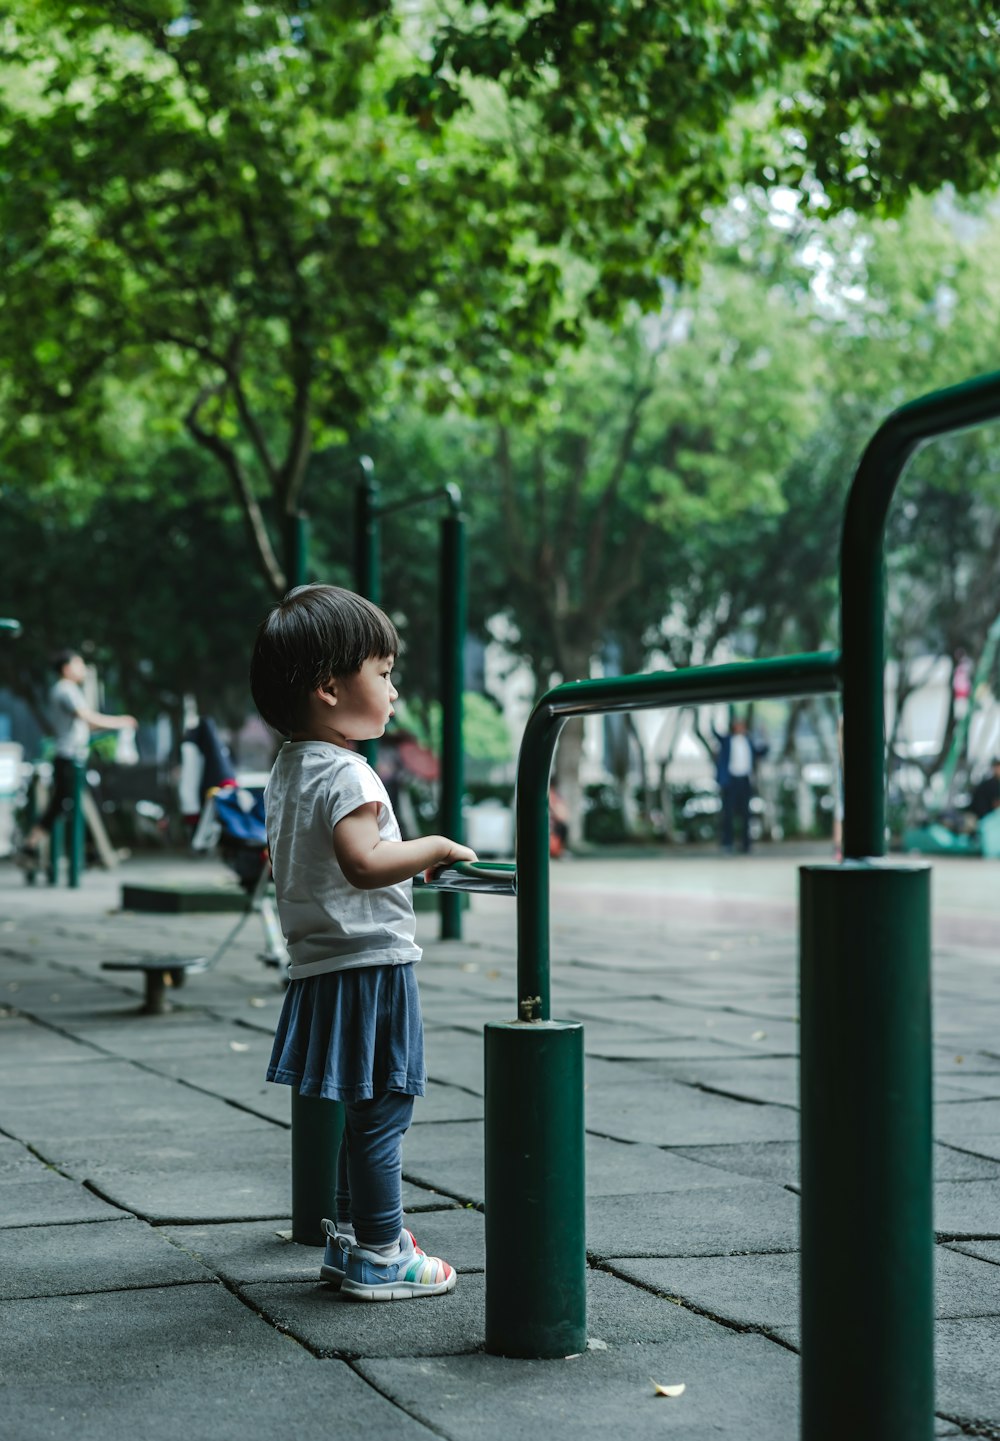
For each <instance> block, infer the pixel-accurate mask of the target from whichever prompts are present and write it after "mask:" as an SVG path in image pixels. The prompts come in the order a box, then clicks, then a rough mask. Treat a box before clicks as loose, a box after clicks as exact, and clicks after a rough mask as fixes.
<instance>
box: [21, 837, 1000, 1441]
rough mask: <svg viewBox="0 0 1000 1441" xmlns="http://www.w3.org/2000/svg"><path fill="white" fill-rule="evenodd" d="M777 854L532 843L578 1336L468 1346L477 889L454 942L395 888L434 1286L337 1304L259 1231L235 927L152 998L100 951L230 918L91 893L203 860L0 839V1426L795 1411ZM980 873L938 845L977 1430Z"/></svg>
mask: <svg viewBox="0 0 1000 1441" xmlns="http://www.w3.org/2000/svg"><path fill="white" fill-rule="evenodd" d="M796 864H797V860H796V857H795V856H794V854H791V853H789V852H785V853H782V854H776V853H772V852H769V853H767V854H761V855H760V856H754V857H751V858H749V859H747V860H742V859H738V860H732V859H728V860H723V859H721V858H716V857H709V856H705V855H698V854H687V855H681V856H677V857H671V858H669V859H666V858H657V859H655V860H653V859H632V860H627V861H626V860H620V861H592V860H570V861H567V862H565V863H560V864H559V865H558V866H557V867H555V868H554V873H553V882H554V893H553V938H554V969H553V997H554V1009H555V1012H556V1014H558V1015H560V1016H562V1017H565V1018H568V1019H579V1020H582V1021H583V1022H584V1026H585V1038H586V1050H587V1093H586V1114H587V1128H588V1137H587V1193H588V1214H587V1243H588V1253H589V1262H590V1269H589V1312H588V1330H589V1334H590V1337H591V1340H590V1344H589V1346H588V1349H587V1351H586V1352H585V1353H584V1354H583V1355H580V1356H576V1357H571V1358H567V1359H566V1360H559V1361H548V1362H525V1361H509V1360H503V1359H499V1358H495V1357H490V1356H487V1355H485V1354H484V1352H483V1339H484V1336H483V1333H484V1316H483V1298H484V1287H485V1277H484V1266H485V1256H484V1235H483V1214H482V1204H483V1138H482V1068H483V1043H482V1026H483V1023H484V1022H485V1021H488V1020H506V1019H509V1018H510V1016H511V1014H512V1012H513V1000H514V989H515V987H514V972H515V963H514V951H513V937H514V913H513V906H512V904H511V903H510V902H507V901H504V900H502V899H493V898H478V897H477V898H476V899H475V901H474V904H473V907H472V909H471V912H469V913H468V914H467V916H466V921H465V930H466V938H465V940H464V941H463V942H461V943H457V942H450V943H441V942H438V941H436V940H435V934H436V921H435V918H434V917H433V916H432V915H422V916H421V918H420V926H421V933H422V934H421V939H422V941H423V943H424V945H425V947H426V951H425V958H424V962H423V963H422V966H421V990H422V994H423V1001H424V1010H425V1021H426V1027H427V1052H428V1068H429V1072H430V1077H431V1084H430V1086H429V1091H428V1096H427V1098H426V1100H425V1101H423V1102H421V1103H418V1108H417V1119H416V1121H415V1124H414V1126H413V1127H412V1129H411V1131H410V1134H409V1136H408V1137H407V1143H406V1148H405V1156H404V1170H405V1177H406V1186H405V1204H406V1207H407V1211H408V1215H409V1218H410V1222H409V1223H410V1225H411V1226H412V1228H413V1229H414V1231H415V1232H416V1234H417V1236H418V1239H419V1240H420V1242H421V1244H422V1245H423V1246H424V1247H425V1249H427V1250H430V1251H432V1252H434V1253H436V1254H439V1255H443V1256H445V1257H447V1258H448V1259H449V1260H451V1261H452V1263H453V1264H454V1265H455V1266H456V1268H457V1270H458V1272H459V1284H458V1287H457V1289H456V1291H455V1292H454V1293H453V1294H452V1295H451V1296H449V1297H444V1298H435V1299H433V1300H427V1301H423V1302H420V1303H417V1304H415V1305H408V1306H384V1307H381V1306H364V1305H359V1304H357V1303H352V1302H350V1301H345V1300H342V1299H340V1298H339V1297H338V1296H337V1295H336V1294H335V1293H333V1292H331V1291H330V1289H329V1288H328V1287H326V1286H325V1285H323V1284H321V1283H320V1282H319V1280H318V1269H317V1268H318V1258H319V1253H318V1251H317V1250H315V1249H313V1248H310V1247H305V1246H299V1245H295V1244H292V1243H291V1242H290V1241H289V1240H288V1239H287V1238H286V1235H285V1233H286V1232H287V1231H288V1228H289V1226H290V1218H289V1214H288V1211H289V1204H290V1199H289V1130H288V1127H289V1100H288V1094H287V1092H286V1091H285V1089H284V1088H281V1087H271V1086H267V1085H266V1084H265V1083H264V1081H263V1073H264V1067H265V1064H266V1060H267V1056H268V1054H269V1050H270V1037H271V1034H272V1032H273V1028H274V1024H275V1020H276V1018H277V1014H278V1010H279V1007H280V1004H281V989H280V986H279V984H278V982H277V980H276V978H275V973H274V972H273V971H268V970H267V969H265V968H264V967H263V966H262V965H261V964H260V962H259V960H258V959H257V950H258V948H259V945H260V936H259V935H258V934H257V933H256V932H255V931H254V929H253V923H252V924H251V925H250V926H248V928H247V930H246V932H245V933H244V935H243V937H242V938H241V940H240V943H239V944H238V945H237V946H236V947H234V949H233V950H232V952H231V953H230V954H229V955H228V956H227V957H226V958H225V960H224V961H223V962H222V964H221V965H220V966H219V967H218V968H217V969H216V970H214V971H212V972H210V973H207V974H203V975H195V976H192V977H190V978H189V979H188V981H187V982H186V984H185V985H184V986H183V988H181V989H179V990H177V991H176V992H174V993H173V997H172V1000H173V1009H172V1011H171V1012H170V1013H169V1014H167V1015H163V1016H143V1015H140V1014H138V1009H137V1008H138V1003H139V997H140V994H141V990H142V979H141V977H140V976H139V975H137V974H131V973H127V972H107V971H102V970H101V969H100V963H101V961H102V960H110V959H126V958H129V957H132V956H141V955H156V954H159V953H169V954H182V955H183V954H190V955H191V956H195V955H199V954H203V953H204V952H205V951H206V950H207V949H209V948H210V947H211V945H212V944H213V943H214V942H215V941H216V940H217V939H218V938H219V937H220V936H221V935H222V934H223V933H224V931H225V929H226V928H227V926H228V925H229V924H230V923H231V918H230V917H228V916H225V915H219V914H214V915H213V914H209V915H197V914H194V915H191V914H186V915H171V916H156V915H139V914H129V913H125V912H122V911H121V910H120V909H119V905H118V901H119V897H120V893H121V886H122V884H123V883H124V882H125V881H143V880H164V879H165V880H170V879H171V878H172V877H176V878H186V879H188V880H190V879H192V878H195V879H200V878H204V879H206V880H207V879H212V880H216V879H218V880H220V881H221V882H222V883H226V879H227V875H226V873H225V872H224V871H223V870H222V869H221V868H220V867H218V866H216V865H215V863H214V862H194V861H190V860H187V859H184V858H180V859H173V860H165V859H159V860H157V861H148V860H147V861H134V862H130V863H128V865H126V866H124V867H122V868H121V870H119V872H117V873H116V874H114V875H107V874H105V873H101V872H93V873H88V875H87V876H86V877H85V880H84V884H83V886H82V888H81V889H80V890H79V891H76V892H72V891H69V890H67V889H58V890H51V889H49V888H48V887H45V886H41V885H39V886H38V887H27V886H25V885H24V884H23V883H22V880H21V877H20V874H19V873H18V872H17V871H16V869H15V868H14V867H13V866H9V865H7V866H4V867H0V1376H2V1378H3V1383H4V1389H3V1408H2V1416H3V1435H4V1436H5V1437H9V1438H10V1441H41V1438H62V1437H73V1438H74V1441H91V1438H93V1441H97V1438H99V1437H100V1438H105V1437H110V1438H118V1437H121V1438H126V1437H127V1438H129V1441H132V1438H134V1437H135V1436H137V1435H142V1436H143V1437H144V1438H146V1441H161V1438H162V1441H176V1438H178V1437H181V1436H184V1437H187V1438H189V1441H202V1438H203V1441H226V1438H229V1437H233V1438H235V1437H240V1438H244V1441H246V1438H250V1441H254V1438H257V1437H260V1438H263V1437H271V1436H274V1435H288V1434H294V1435H295V1436H296V1437H297V1438H299V1441H313V1438H316V1441H319V1438H320V1437H323V1438H324V1441H325V1438H327V1437H329V1436H330V1435H331V1434H334V1433H335V1434H336V1435H337V1437H338V1438H340V1441H355V1438H358V1441H362V1438H365V1441H367V1438H373V1441H380V1438H389V1437H392V1438H397V1437H398V1438H401V1441H411V1438H413V1441H417V1438H431V1437H442V1438H448V1441H494V1438H500V1437H503V1438H507V1437H509V1436H511V1435H519V1436H520V1437H521V1438H523V1441H535V1438H538V1441H541V1438H543V1437H544V1438H545V1441H561V1438H563V1437H569V1436H572V1437H573V1438H574V1441H577V1438H590V1437H595V1438H596V1437H597V1436H602V1437H604V1436H606V1435H609V1434H610V1435H619V1434H627V1435H628V1436H629V1437H635V1438H638V1441H644V1438H646V1437H656V1438H660V1437H662V1436H664V1435H669V1436H670V1437H672V1438H680V1441H702V1438H706V1441H707V1438H709V1437H711V1438H720V1437H721V1438H726V1437H731V1438H734V1441H736V1438H739V1441H756V1438H760V1441H786V1438H787V1441H793V1438H795V1437H796V1436H797V1427H798V1420H797V1415H798V1396H797V1388H798V1357H797V1351H796V1348H797V1345H798V1255H797V1244H798V1243H797V1236H798V1197H797V1189H798V1140H797V1131H798V1114H797V1069H796V1055H797V1043H798V1020H797V1006H798V1003H797V977H796V954H795V889H796ZM998 882H1000V866H998V865H997V864H996V863H991V862H982V861H960V862H955V861H944V862H941V863H939V864H937V865H936V866H935V872H934V894H935V1042H936V1044H935V1068H936V1077H937V1122H936V1124H937V1142H936V1147H935V1151H936V1167H937V1171H936V1197H935V1199H936V1227H937V1239H938V1245H937V1253H936V1257H937V1307H938V1316H939V1322H938V1422H937V1434H938V1435H939V1436H958V1435H972V1436H1000V1369H998V1367H997V1365H996V1357H997V1354H998V1347H1000V1025H998V1021H1000V885H998ZM511 1264H514V1265H516V1264H517V1258H516V1257H514V1258H512V1261H511ZM848 1264H855V1265H857V1266H858V1269H859V1284H858V1305H859V1307H860V1306H863V1305H864V1270H863V1268H864V1257H863V1256H858V1257H855V1258H849V1260H848ZM654 1381H655V1382H659V1383H661V1384H677V1383H684V1385H685V1387H686V1390H685V1392H684V1394H683V1396H681V1397H679V1398H676V1399H664V1398H662V1397H657V1396H656V1395H655V1394H654V1390H653V1384H652V1383H653V1382H654Z"/></svg>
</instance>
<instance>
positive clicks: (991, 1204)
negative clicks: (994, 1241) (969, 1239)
mask: <svg viewBox="0 0 1000 1441" xmlns="http://www.w3.org/2000/svg"><path fill="white" fill-rule="evenodd" d="M934 1229H935V1231H936V1232H937V1233H938V1235H945V1236H962V1235H965V1236H977V1237H983V1238H985V1237H988V1236H996V1237H998V1238H1000V1180H989V1181H942V1182H938V1183H937V1184H936V1185H935V1187H934Z"/></svg>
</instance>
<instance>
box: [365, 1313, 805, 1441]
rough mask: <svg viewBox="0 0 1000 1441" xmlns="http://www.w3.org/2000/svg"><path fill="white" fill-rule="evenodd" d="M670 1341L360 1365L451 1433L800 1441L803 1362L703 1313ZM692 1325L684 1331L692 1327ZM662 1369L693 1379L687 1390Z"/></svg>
mask: <svg viewBox="0 0 1000 1441" xmlns="http://www.w3.org/2000/svg"><path fill="white" fill-rule="evenodd" d="M683 1321H684V1324H683V1326H682V1327H681V1328H680V1329H679V1333H678V1335H676V1336H675V1337H674V1338H673V1339H672V1340H671V1341H670V1342H669V1343H667V1344H659V1345H643V1346H626V1347H623V1348H621V1349H609V1350H607V1351H596V1352H594V1351H588V1352H587V1353H585V1354H584V1355H581V1356H579V1357H578V1358H576V1359H574V1360H571V1361H509V1360H504V1359H503V1358H501V1357H492V1356H449V1357H441V1358H421V1359H416V1358H411V1359H394V1360H365V1361H360V1362H358V1363H356V1364H357V1369H358V1370H359V1372H360V1373H361V1374H362V1375H363V1376H367V1377H368V1378H370V1379H371V1381H372V1382H373V1383H374V1384H375V1385H376V1386H378V1388H379V1389H380V1390H384V1391H385V1392H387V1393H388V1394H390V1395H392V1396H393V1397H394V1399H395V1400H396V1401H397V1402H398V1403H399V1404H400V1405H401V1406H402V1407H403V1408H404V1409H405V1410H406V1411H407V1412H409V1413H410V1414H411V1415H414V1416H417V1417H419V1418H420V1419H421V1420H423V1421H426V1422H427V1424H428V1425H430V1426H432V1427H433V1428H434V1429H435V1430H436V1431H437V1432H438V1433H439V1434H440V1435H442V1436H444V1437H447V1438H451V1441H507V1438H509V1437H511V1436H517V1437H520V1438H522V1441H546V1438H551V1437H553V1436H559V1435H563V1434H565V1435H572V1436H573V1437H574V1438H575V1441H606V1438H607V1437H609V1436H625V1435H627V1436H628V1437H629V1441H663V1437H665V1436H669V1437H670V1438H672V1441H719V1438H720V1437H733V1438H736V1437H739V1438H740V1441H796V1438H797V1436H798V1400H797V1394H796V1392H797V1375H798V1361H797V1358H796V1357H795V1356H793V1355H791V1354H790V1353H789V1352H788V1351H786V1350H784V1349H783V1348H781V1347H780V1346H776V1345H774V1344H773V1343H772V1342H770V1341H766V1340H764V1339H763V1338H761V1337H759V1336H739V1335H736V1334H735V1333H733V1332H731V1331H726V1330H724V1329H723V1328H722V1327H713V1328H712V1331H711V1332H706V1331H705V1329H704V1325H703V1323H702V1324H696V1323H699V1318H698V1317H695V1316H688V1317H685V1318H683ZM687 1327H689V1328H690V1330H689V1331H687V1334H685V1329H686V1328H687ZM651 1378H652V1379H655V1380H656V1381H658V1382H659V1383H661V1384H678V1383H680V1384H684V1385H685V1387H686V1389H685V1391H684V1394H683V1395H682V1396H680V1397H678V1398H676V1399H667V1398H664V1397H658V1396H656V1395H655V1394H654V1391H653V1385H652V1380H651Z"/></svg>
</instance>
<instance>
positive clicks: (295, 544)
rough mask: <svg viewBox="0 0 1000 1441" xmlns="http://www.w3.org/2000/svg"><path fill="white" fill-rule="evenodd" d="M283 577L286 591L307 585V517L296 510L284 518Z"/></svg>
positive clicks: (302, 512)
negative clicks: (286, 585)
mask: <svg viewBox="0 0 1000 1441" xmlns="http://www.w3.org/2000/svg"><path fill="white" fill-rule="evenodd" d="M284 529H285V575H286V578H287V580H288V589H289V590H292V589H293V588H294V587H295V586H297V585H308V584H309V517H308V516H307V515H306V513H305V512H304V511H301V510H296V511H292V512H291V514H287V513H286V515H285V517H284Z"/></svg>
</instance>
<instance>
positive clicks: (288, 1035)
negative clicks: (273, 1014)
mask: <svg viewBox="0 0 1000 1441" xmlns="http://www.w3.org/2000/svg"><path fill="white" fill-rule="evenodd" d="M267 1079H268V1080H269V1081H277V1082H278V1083H279V1084H280V1085H284V1086H295V1087H296V1089H297V1090H298V1092H299V1094H300V1095H303V1096H321V1097H322V1098H323V1099H324V1100H327V1101H367V1100H371V1098H372V1097H374V1096H381V1095H383V1094H384V1093H385V1092H386V1091H400V1092H402V1094H403V1095H406V1096H422V1095H423V1094H424V1088H425V1085H426V1081H427V1073H426V1069H425V1067H424V1027H423V1021H422V1019H421V1015H420V995H419V992H418V990H417V978H416V976H415V975H414V971H413V963H412V962H408V963H406V964H404V965H399V966H362V967H359V968H356V969H354V970H349V971H328V972H326V973H325V974H324V975H320V976H306V977H305V978H304V979H302V980H298V981H292V982H291V983H290V985H289V987H288V990H287V991H286V992H285V1003H284V1005H283V1006H282V1009H281V1016H280V1017H279V1020H278V1029H277V1031H276V1033H275V1037H274V1048H273V1050H272V1051H271V1063H270V1065H269V1066H268V1068H267Z"/></svg>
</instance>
